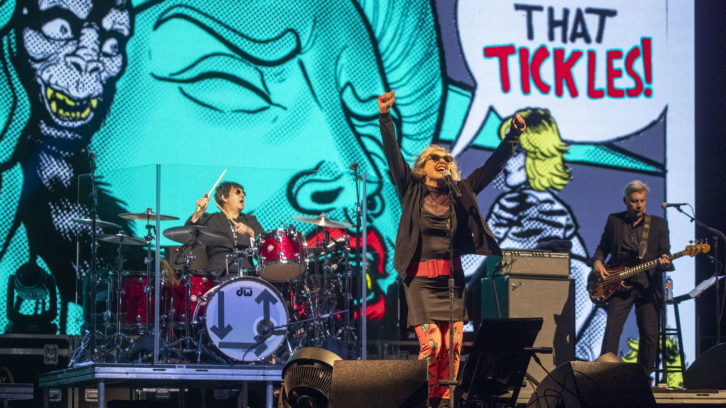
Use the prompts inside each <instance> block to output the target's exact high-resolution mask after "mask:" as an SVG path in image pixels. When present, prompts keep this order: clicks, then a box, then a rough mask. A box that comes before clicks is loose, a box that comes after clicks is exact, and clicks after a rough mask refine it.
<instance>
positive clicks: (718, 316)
mask: <svg viewBox="0 0 726 408" xmlns="http://www.w3.org/2000/svg"><path fill="white" fill-rule="evenodd" d="M673 208H675V209H676V210H678V212H680V213H681V214H683V215H685V216H686V217H688V218H690V219H691V222H695V223H696V225H699V226H701V227H703V228H705V229H707V230H708V231H709V232H710V233H712V234H713V257H714V262H713V268H714V275H715V276H716V283H715V286H716V288H715V292H716V295H715V296H714V298H715V299H716V344H720V343H721V317H722V315H721V304H720V303H721V299H719V296H721V291H720V287H719V286H720V284H719V278H718V277H719V276H721V271H720V267H719V265H720V263H719V262H718V239H719V238H721V239H722V240H723V241H724V242H726V235H724V234H723V232H721V231H719V230H717V229H716V228H712V227H710V226H708V225H706V224H705V223H703V222H702V221H700V220H698V219H697V218H696V217H694V216H692V215H690V214H688V213H686V212H685V211H683V210H682V209H681V206H680V205H679V206H675V207H673Z"/></svg>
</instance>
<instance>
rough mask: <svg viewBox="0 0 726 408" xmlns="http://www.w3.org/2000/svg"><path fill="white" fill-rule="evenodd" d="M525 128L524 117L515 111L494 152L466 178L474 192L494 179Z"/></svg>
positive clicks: (477, 191)
mask: <svg viewBox="0 0 726 408" xmlns="http://www.w3.org/2000/svg"><path fill="white" fill-rule="evenodd" d="M525 129H527V124H526V123H525V121H524V118H523V117H521V116H520V115H519V113H515V114H514V116H513V117H512V123H511V126H510V127H509V132H507V136H506V137H505V138H504V140H502V141H501V142H500V143H499V146H497V148H496V150H494V153H492V155H491V156H489V158H488V159H487V161H486V162H485V163H484V165H483V166H481V167H479V168H478V169H476V170H474V171H473V172H472V173H471V174H470V175H469V177H467V178H466V179H467V180H468V181H469V183H471V188H472V190H474V193H475V194H479V193H480V192H481V191H482V190H484V187H486V186H488V185H489V183H491V182H492V180H494V177H496V176H497V174H499V172H500V171H502V169H503V168H504V165H505V164H506V163H507V160H509V158H511V157H512V156H513V155H514V149H515V148H516V147H517V143H519V135H521V134H522V132H524V130H525Z"/></svg>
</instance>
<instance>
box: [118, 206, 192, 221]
mask: <svg viewBox="0 0 726 408" xmlns="http://www.w3.org/2000/svg"><path fill="white" fill-rule="evenodd" d="M118 216H119V217H121V218H125V219H127V220H140V221H151V220H155V219H156V213H154V212H153V211H151V208H147V209H146V211H144V212H140V213H121V214H119V215H118ZM178 219H179V217H174V216H173V215H163V214H160V215H159V220H161V221H169V220H178Z"/></svg>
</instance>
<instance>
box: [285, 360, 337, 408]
mask: <svg viewBox="0 0 726 408" xmlns="http://www.w3.org/2000/svg"><path fill="white" fill-rule="evenodd" d="M336 360H342V358H340V357H339V356H338V355H337V354H335V353H332V352H330V351H328V350H325V349H321V348H316V347H305V348H301V349H299V350H297V351H295V353H293V355H292V357H290V360H288V362H287V363H286V364H285V367H284V368H283V369H282V390H281V391H280V404H279V405H278V406H279V407H284V408H325V407H327V406H328V403H329V400H330V389H331V387H332V379H333V363H334V362H335V361H336Z"/></svg>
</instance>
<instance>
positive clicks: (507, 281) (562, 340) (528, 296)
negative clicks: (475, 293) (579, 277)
mask: <svg viewBox="0 0 726 408" xmlns="http://www.w3.org/2000/svg"><path fill="white" fill-rule="evenodd" d="M481 300H482V301H481V314H482V318H485V319H487V318H488V319H502V318H517V317H541V318H542V320H543V323H542V330H540V332H539V334H538V335H537V339H536V340H535V342H534V347H552V348H553V350H554V352H553V354H544V355H540V356H539V357H540V359H541V361H542V364H543V365H544V367H545V369H547V371H552V370H554V368H555V367H557V366H558V365H560V364H562V363H564V362H567V361H572V360H574V359H575V280H574V279H548V278H535V277H517V276H497V277H495V278H483V279H482V280H481ZM527 374H529V376H530V377H532V378H534V379H535V380H537V381H542V380H543V379H544V377H545V376H546V375H547V373H546V372H545V371H544V370H543V369H542V367H540V366H539V365H538V364H537V363H536V362H535V361H530V363H529V367H528V368H527Z"/></svg>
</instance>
